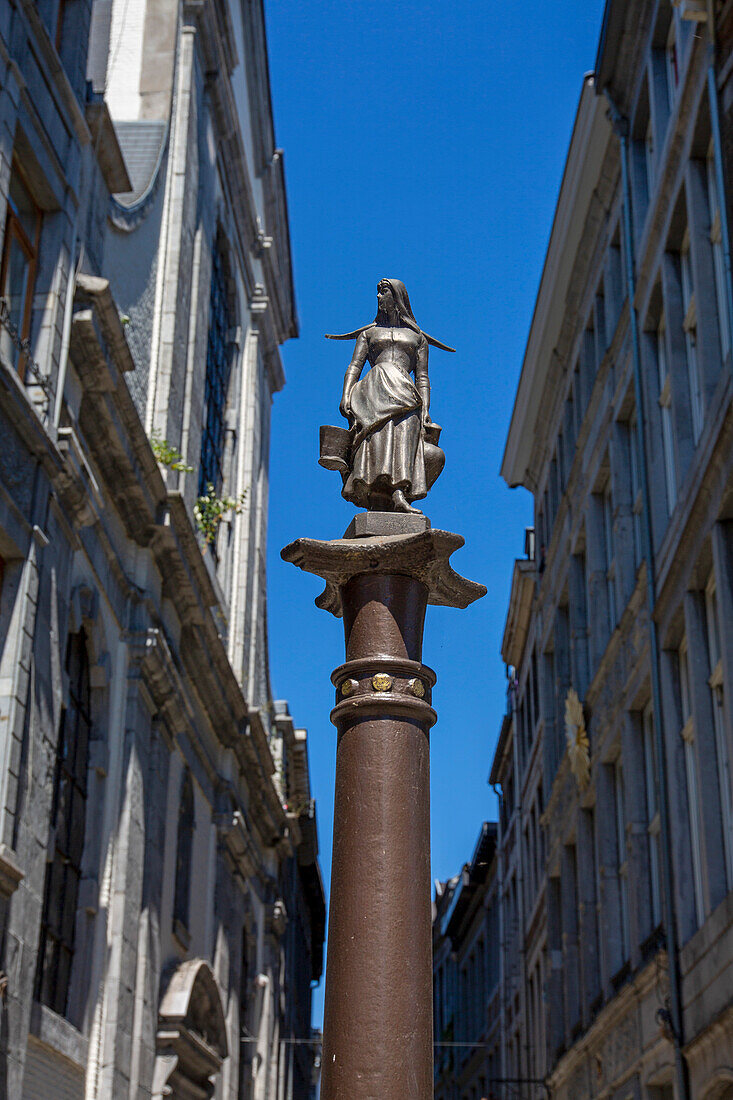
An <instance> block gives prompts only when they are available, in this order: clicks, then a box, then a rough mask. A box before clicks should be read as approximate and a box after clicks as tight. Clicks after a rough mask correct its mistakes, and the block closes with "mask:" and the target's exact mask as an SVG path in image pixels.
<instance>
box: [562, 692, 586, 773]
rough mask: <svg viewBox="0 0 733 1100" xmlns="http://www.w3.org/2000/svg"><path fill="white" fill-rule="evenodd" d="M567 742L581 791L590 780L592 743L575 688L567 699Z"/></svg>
mask: <svg viewBox="0 0 733 1100" xmlns="http://www.w3.org/2000/svg"><path fill="white" fill-rule="evenodd" d="M565 740H566V741H567V744H568V756H569V757H570V770H571V771H572V773H573V775H574V776H575V778H576V780H577V782H578V786H579V787H580V788H581V790H582V789H583V788H584V787H587V786H588V782H589V780H590V742H589V740H588V734H587V732H586V729H585V717H584V715H583V704H582V703H581V701H580V699H579V698H578V693H577V691H576V690H575V688H570V690H569V692H568V694H567V698H566V699H565Z"/></svg>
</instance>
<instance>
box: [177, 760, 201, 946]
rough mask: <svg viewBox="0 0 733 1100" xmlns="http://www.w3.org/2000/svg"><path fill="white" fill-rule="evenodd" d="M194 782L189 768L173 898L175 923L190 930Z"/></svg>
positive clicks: (180, 817)
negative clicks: (189, 908)
mask: <svg viewBox="0 0 733 1100" xmlns="http://www.w3.org/2000/svg"><path fill="white" fill-rule="evenodd" d="M195 824H196V823H195V820H194V805H193V783H192V782H191V773H190V772H189V770H188V768H187V769H186V772H185V774H184V776H183V785H182V786H181V803H180V806H179V807H178V839H177V842H176V888H175V895H174V900H173V923H174V925H181V926H182V927H183V928H184V929H185V930H186V931H188V916H189V913H188V907H189V899H190V897H191V856H192V854H193V831H194V828H195Z"/></svg>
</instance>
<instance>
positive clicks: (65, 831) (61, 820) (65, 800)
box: [55, 772, 74, 856]
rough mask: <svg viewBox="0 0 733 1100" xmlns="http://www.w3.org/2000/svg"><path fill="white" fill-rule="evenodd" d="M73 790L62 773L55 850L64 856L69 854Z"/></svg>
mask: <svg viewBox="0 0 733 1100" xmlns="http://www.w3.org/2000/svg"><path fill="white" fill-rule="evenodd" d="M73 792H74V788H73V786H72V782H71V778H70V776H69V775H68V774H67V773H66V772H63V773H62V776H61V782H60V784H59V800H58V809H57V811H56V822H55V825H56V848H57V850H58V851H59V852H63V854H64V855H65V856H68V854H69V833H70V830H71V817H72V806H73V797H74V794H73Z"/></svg>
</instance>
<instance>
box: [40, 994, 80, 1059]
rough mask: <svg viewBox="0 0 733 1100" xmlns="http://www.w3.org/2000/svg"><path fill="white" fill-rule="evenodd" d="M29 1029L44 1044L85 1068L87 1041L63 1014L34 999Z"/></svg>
mask: <svg viewBox="0 0 733 1100" xmlns="http://www.w3.org/2000/svg"><path fill="white" fill-rule="evenodd" d="M30 1030H31V1034H32V1035H34V1036H35V1037H36V1039H38V1040H39V1042H41V1043H43V1044H44V1046H47V1047H50V1049H51V1050H54V1051H56V1053H57V1054H61V1055H62V1056H63V1057H64V1058H66V1059H68V1061H69V1062H73V1064H74V1065H75V1066H78V1067H79V1068H80V1069H82V1070H83V1069H85V1067H86V1064H87V1056H88V1053H89V1042H88V1040H87V1039H86V1038H85V1036H84V1035H82V1033H81V1032H80V1031H79V1030H78V1028H75V1027H74V1025H73V1024H72V1023H70V1022H69V1021H68V1020H66V1019H65V1018H64V1017H63V1016H59V1014H58V1013H57V1012H54V1011H53V1010H52V1009H50V1008H48V1007H47V1006H46V1005H42V1004H41V1003H40V1002H39V1001H34V1002H33V1008H32V1009H31V1025H30Z"/></svg>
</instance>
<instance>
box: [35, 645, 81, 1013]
mask: <svg viewBox="0 0 733 1100" xmlns="http://www.w3.org/2000/svg"><path fill="white" fill-rule="evenodd" d="M66 672H67V674H68V677H69V703H68V706H66V707H64V709H63V710H62V711H61V722H60V726H59V736H58V743H57V746H56V769H55V775H54V788H53V805H52V809H51V827H52V837H53V855H52V858H51V860H50V862H49V863H48V865H47V868H46V884H45V890H44V898H43V919H42V923H41V940H40V944H39V952H38V969H37V971H36V997H37V999H38V1000H39V1001H41V1002H42V1003H43V1004H45V1005H48V1006H49V1008H52V1009H53V1010H54V1011H55V1012H58V1013H60V1014H61V1015H65V1014H66V1011H67V1002H68V997H69V985H70V981H71V966H72V961H73V958H74V928H75V925H76V907H77V899H78V896H79V881H80V879H81V860H82V854H83V851H84V829H85V819H86V799H87V769H88V766H89V733H90V729H91V715H90V704H89V658H88V655H87V642H86V635H85V633H84V630H83V629H82V630H80V631H79V633H78V634H72V635H71V636H70V637H69V641H68V645H67V648H66Z"/></svg>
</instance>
